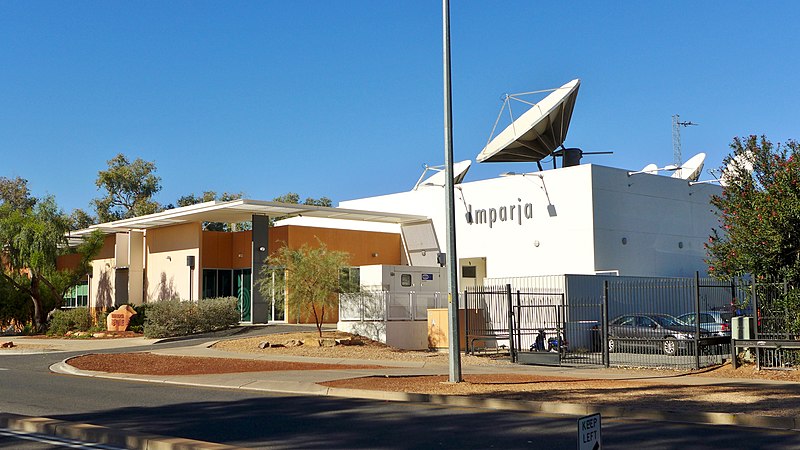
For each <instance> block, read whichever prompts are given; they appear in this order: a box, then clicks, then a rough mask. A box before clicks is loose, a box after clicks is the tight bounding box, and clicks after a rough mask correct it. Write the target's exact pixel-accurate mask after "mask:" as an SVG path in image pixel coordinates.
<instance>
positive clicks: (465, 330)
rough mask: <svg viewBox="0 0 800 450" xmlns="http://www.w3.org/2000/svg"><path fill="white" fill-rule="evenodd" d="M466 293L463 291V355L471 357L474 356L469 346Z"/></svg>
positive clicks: (467, 300)
mask: <svg viewBox="0 0 800 450" xmlns="http://www.w3.org/2000/svg"><path fill="white" fill-rule="evenodd" d="M467 293H468V291H467V290H466V289H464V347H466V348H465V349H464V353H469V354H471V355H474V354H475V349H474V348H472V346H471V345H469V296H468V295H467Z"/></svg>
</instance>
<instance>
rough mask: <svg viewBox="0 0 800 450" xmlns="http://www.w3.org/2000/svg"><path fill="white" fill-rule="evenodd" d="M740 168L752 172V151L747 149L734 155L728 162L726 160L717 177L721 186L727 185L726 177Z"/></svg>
mask: <svg viewBox="0 0 800 450" xmlns="http://www.w3.org/2000/svg"><path fill="white" fill-rule="evenodd" d="M740 170H744V171H747V172H748V173H752V172H753V152H751V151H749V150H748V151H746V152H744V153H740V154H738V155H736V156H734V157H733V158H732V159H731V160H730V162H728V165H726V166H725V168H724V169H722V175H721V176H720V177H719V184H720V185H721V186H727V185H728V179H729V178H731V177H732V176H734V174H735V173H736V172H737V171H740Z"/></svg>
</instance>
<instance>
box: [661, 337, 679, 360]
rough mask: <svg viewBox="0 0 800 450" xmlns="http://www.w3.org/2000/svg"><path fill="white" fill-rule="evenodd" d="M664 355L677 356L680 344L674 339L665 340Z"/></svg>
mask: <svg viewBox="0 0 800 450" xmlns="http://www.w3.org/2000/svg"><path fill="white" fill-rule="evenodd" d="M664 354H665V355H668V356H675V355H677V354H678V343H677V341H676V340H675V338H674V337H668V338H666V339H664Z"/></svg>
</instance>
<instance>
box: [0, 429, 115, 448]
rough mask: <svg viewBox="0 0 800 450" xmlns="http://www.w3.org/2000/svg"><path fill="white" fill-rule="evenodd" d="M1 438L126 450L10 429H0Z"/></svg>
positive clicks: (77, 446)
mask: <svg viewBox="0 0 800 450" xmlns="http://www.w3.org/2000/svg"><path fill="white" fill-rule="evenodd" d="M0 436H7V437H13V438H17V439H24V440H26V441H34V442H41V443H44V444H52V445H58V446H59V448H79V449H92V450H94V449H103V450H124V449H122V448H121V447H111V446H108V445H102V444H92V443H88V442H81V441H74V440H72V439H65V438H59V437H54V436H45V435H43V434H37V433H24V432H21V431H14V430H9V429H8V428H0Z"/></svg>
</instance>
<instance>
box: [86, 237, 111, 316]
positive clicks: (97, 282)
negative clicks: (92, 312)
mask: <svg viewBox="0 0 800 450" xmlns="http://www.w3.org/2000/svg"><path fill="white" fill-rule="evenodd" d="M116 240H117V237H116V235H114V234H110V235H108V236H106V237H105V240H104V241H103V247H102V248H101V249H100V251H99V252H98V253H97V256H96V257H95V259H93V260H92V272H91V273H92V279H91V283H90V286H89V306H90V307H92V308H98V309H102V310H105V309H106V308H109V307H111V306H112V305H113V304H114V297H115V289H114V283H115V282H116V278H115V277H114V273H115V270H114V264H115V263H116V258H115V257H114V250H115V247H116Z"/></svg>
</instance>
